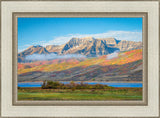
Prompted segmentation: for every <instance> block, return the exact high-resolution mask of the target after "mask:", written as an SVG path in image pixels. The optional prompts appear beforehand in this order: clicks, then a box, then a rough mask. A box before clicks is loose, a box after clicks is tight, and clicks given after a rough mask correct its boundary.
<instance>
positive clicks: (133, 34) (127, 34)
mask: <svg viewBox="0 0 160 118" xmlns="http://www.w3.org/2000/svg"><path fill="white" fill-rule="evenodd" d="M73 37H77V38H82V37H94V38H109V37H113V38H116V39H118V40H128V41H142V32H138V31H109V32H105V33H98V34H69V35H66V36H60V37H55V38H54V39H53V40H50V41H48V42H46V43H44V46H45V45H51V44H55V45H61V44H64V43H66V42H68V41H69V40H70V39H71V38H73Z"/></svg>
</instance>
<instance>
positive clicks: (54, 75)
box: [18, 49, 143, 82]
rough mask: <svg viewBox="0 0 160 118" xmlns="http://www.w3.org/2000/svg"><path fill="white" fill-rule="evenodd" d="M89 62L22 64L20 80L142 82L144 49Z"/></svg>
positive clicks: (20, 65) (69, 60)
mask: <svg viewBox="0 0 160 118" xmlns="http://www.w3.org/2000/svg"><path fill="white" fill-rule="evenodd" d="M107 56H108V55H103V56H100V57H95V58H88V59H82V60H79V59H75V58H72V59H55V60H50V61H38V62H32V63H23V64H20V63H19V64H18V81H21V82H22V81H42V80H54V81H93V80H94V81H142V63H143V62H142V49H136V50H131V51H126V52H121V53H118V56H116V57H114V58H112V59H109V60H108V59H107Z"/></svg>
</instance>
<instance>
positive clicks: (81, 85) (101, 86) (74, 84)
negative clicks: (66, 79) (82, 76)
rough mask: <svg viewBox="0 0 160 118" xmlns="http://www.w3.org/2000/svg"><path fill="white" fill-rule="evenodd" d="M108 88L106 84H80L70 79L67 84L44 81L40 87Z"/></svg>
mask: <svg viewBox="0 0 160 118" xmlns="http://www.w3.org/2000/svg"><path fill="white" fill-rule="evenodd" d="M107 88H110V87H109V86H107V85H102V84H94V85H89V84H85V83H83V82H81V83H80V84H78V83H75V82H73V81H71V82H70V83H69V84H63V83H60V82H58V81H44V82H43V84H42V89H72V90H75V89H107Z"/></svg>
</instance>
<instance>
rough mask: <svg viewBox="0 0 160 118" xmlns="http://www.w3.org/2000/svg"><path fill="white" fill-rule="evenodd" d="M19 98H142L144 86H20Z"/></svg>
mask: <svg viewBox="0 0 160 118" xmlns="http://www.w3.org/2000/svg"><path fill="white" fill-rule="evenodd" d="M18 100H142V88H110V89H98V90H90V89H83V90H80V89H78V90H77V89H76V90H72V89H41V88H18Z"/></svg>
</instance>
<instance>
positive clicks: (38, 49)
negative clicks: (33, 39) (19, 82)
mask: <svg viewBox="0 0 160 118" xmlns="http://www.w3.org/2000/svg"><path fill="white" fill-rule="evenodd" d="M32 54H49V52H48V51H47V49H46V48H44V47H42V46H40V45H38V46H30V47H29V48H27V49H26V50H24V51H23V52H21V53H19V54H18V62H23V61H24V60H25V57H26V56H27V55H32Z"/></svg>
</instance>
